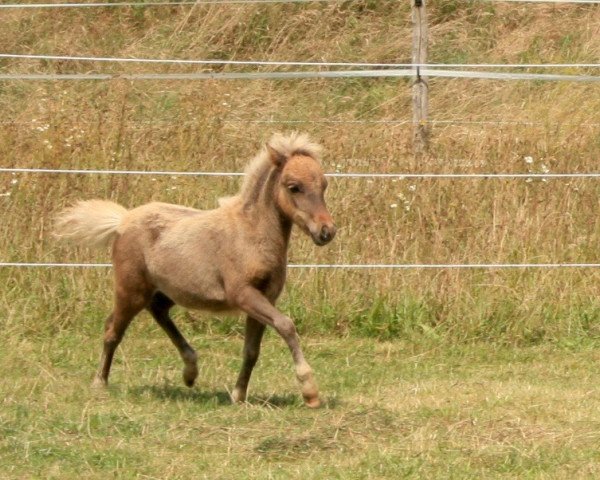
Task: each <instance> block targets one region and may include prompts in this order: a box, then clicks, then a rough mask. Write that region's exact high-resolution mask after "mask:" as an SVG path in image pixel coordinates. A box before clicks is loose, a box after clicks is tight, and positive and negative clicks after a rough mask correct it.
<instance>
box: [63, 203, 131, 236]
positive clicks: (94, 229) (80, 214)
mask: <svg viewBox="0 0 600 480" xmlns="http://www.w3.org/2000/svg"><path fill="white" fill-rule="evenodd" d="M126 213H127V209H125V208H124V207H122V206H121V205H119V204H117V203H114V202H109V201H106V200H88V201H80V202H77V203H76V204H75V205H73V206H72V207H69V208H67V209H65V210H63V211H62V212H61V213H60V214H59V215H58V217H57V218H56V224H55V227H54V234H55V235H56V236H57V237H59V238H64V239H67V240H70V241H73V242H75V243H79V244H82V245H88V246H92V247H101V246H106V245H108V244H109V243H110V242H112V240H113V239H114V237H115V236H116V235H117V233H118V232H117V230H118V228H119V226H120V225H121V221H122V220H123V216H124V215H125V214H126Z"/></svg>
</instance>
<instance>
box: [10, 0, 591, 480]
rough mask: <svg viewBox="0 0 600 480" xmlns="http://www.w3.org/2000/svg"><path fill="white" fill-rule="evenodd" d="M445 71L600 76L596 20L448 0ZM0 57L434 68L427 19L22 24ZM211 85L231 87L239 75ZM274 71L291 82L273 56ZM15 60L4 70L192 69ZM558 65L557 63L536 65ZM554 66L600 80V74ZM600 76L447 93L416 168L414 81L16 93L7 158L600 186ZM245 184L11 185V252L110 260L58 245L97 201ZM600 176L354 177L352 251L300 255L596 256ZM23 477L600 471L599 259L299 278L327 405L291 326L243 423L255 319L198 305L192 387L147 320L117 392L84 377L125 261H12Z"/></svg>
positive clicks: (217, 16) (335, 15) (171, 11)
mask: <svg viewBox="0 0 600 480" xmlns="http://www.w3.org/2000/svg"><path fill="white" fill-rule="evenodd" d="M428 3H429V4H430V5H429V6H428V9H429V27H430V48H429V54H430V61H431V62H432V63H450V62H465V63H524V62H527V63H538V62H539V63H597V62H598V58H600V27H599V26H600V9H599V8H598V6H590V5H558V4H552V5H544V4H516V3H510V4H509V3H497V2H484V1H459V0H439V1H438V0H436V2H428ZM0 21H1V22H2V28H1V29H0V51H1V52H7V53H37V54H44V53H46V54H54V55H76V56H80V55H91V56H101V57H141V58H187V59H206V58H208V59H233V60H279V61H289V60H303V61H311V60H314V61H360V62H374V63H380V62H386V63H389V62H407V61H410V51H411V35H412V28H411V24H410V8H409V2H397V1H395V0H381V1H379V0H378V1H373V0H355V1H339V2H315V3H303V4H294V5H291V4H286V5H276V4H269V5H226V6H225V5H221V6H217V5H210V6H196V7H194V8H189V7H168V8H165V7H159V8H143V7H136V8H107V9H91V8H90V9H62V10H60V11H49V10H36V9H27V10H8V9H4V10H2V11H1V12H0ZM214 70H215V71H234V70H235V68H234V67H232V66H227V67H222V68H221V67H215V69H214ZM261 70H264V71H269V70H273V68H271V67H262V68H261ZM191 71H198V68H196V67H191V66H185V67H177V66H173V65H170V66H168V65H153V66H151V67H150V66H148V65H139V64H125V65H117V64H113V63H102V62H83V61H78V62H67V61H62V62H51V61H31V60H24V59H6V58H2V59H0V73H81V72H110V73H116V74H118V73H126V72H131V73H135V72H138V73H141V72H144V73H148V72H155V73H159V72H163V73H167V72H172V73H173V72H191ZM530 71H536V70H530ZM558 73H569V74H584V73H585V74H594V75H595V74H597V72H596V71H595V70H593V69H587V70H586V69H579V70H575V69H561V70H560V72H558ZM599 112H600V93H599V90H598V87H597V84H595V83H570V82H504V81H482V80H462V79H432V80H431V81H430V116H431V119H432V120H435V121H438V122H437V123H434V124H433V130H432V145H431V152H430V154H429V155H426V156H424V157H421V158H415V156H414V155H413V149H412V126H411V125H410V123H408V124H407V123H403V121H405V120H410V118H411V90H410V83H409V82H408V81H406V80H404V79H372V80H368V79H339V80H305V81H297V82H296V81H252V82H249V81H221V82H220V81H206V82H188V81H182V82H175V81H171V82H158V81H147V82H128V81H125V80H123V79H115V80H113V81H107V82H89V81H82V82H40V81H35V82H34V81H0V114H1V119H0V166H2V167H46V168H73V169H79V168H81V169H117V170H119V169H121V170H124V169H136V170H137V169H140V170H169V171H225V172H238V171H241V170H242V169H243V166H244V164H245V163H246V162H247V161H248V160H249V159H250V158H252V156H253V155H254V154H255V152H256V151H257V149H259V148H260V147H261V145H262V144H263V142H264V141H265V140H266V139H268V138H269V137H270V135H271V134H272V133H273V131H289V130H291V129H298V130H303V131H307V132H308V133H310V134H311V136H312V137H313V138H314V139H315V140H316V141H318V142H320V143H322V144H323V146H324V147H325V156H324V167H325V170H326V171H328V172H380V173H450V172H451V173H493V172H497V173H500V172H514V173H524V174H529V173H543V172H550V173H561V172H597V171H598V164H599V163H598V159H599V158H600V115H599ZM238 187H239V179H236V178H193V177H181V176H176V175H174V176H166V177H165V176H160V177H159V176H156V177H152V176H110V177H107V176H100V175H97V176H94V175H56V176H54V175H39V174H38V175H36V174H18V175H10V174H0V218H1V220H2V221H1V222H0V261H2V262H4V261H13V262H26V261H29V262H104V261H107V260H108V258H109V253H108V251H93V252H92V251H87V250H82V249H77V248H72V247H70V246H67V245H63V244H59V243H58V242H57V241H56V240H55V239H54V238H53V237H52V235H51V230H52V222H53V217H54V215H55V213H56V212H57V211H58V210H60V209H62V208H63V207H64V206H65V205H67V204H69V203H71V202H72V201H74V200H75V199H81V198H86V199H87V198H95V197H100V198H109V199H112V200H115V201H118V202H119V203H121V204H123V205H126V206H127V207H133V206H136V205H139V204H142V203H146V202H150V201H155V200H158V201H166V202H173V203H181V204H185V205H189V206H193V207H198V208H212V207H214V206H215V205H216V199H217V198H218V197H220V196H223V195H230V194H232V193H234V192H235V191H236V189H237V188H238ZM599 199H600V183H599V182H598V179H574V180H564V179H563V180H558V179H548V180H547V181H544V180H540V179H531V178H525V179H519V180H474V179H463V180H447V179H446V180H432V179H407V178H404V179H394V180H389V179H387V180H375V179H353V180H350V179H331V182H330V188H329V190H328V197H327V200H328V204H329V206H330V209H331V211H332V213H333V215H334V217H335V219H336V223H337V224H338V226H339V231H338V235H337V237H336V239H335V241H334V242H333V243H332V244H331V245H329V246H327V247H326V248H323V249H319V248H316V247H314V246H313V245H312V244H311V242H310V241H309V240H308V239H307V238H305V237H304V236H302V235H301V234H297V233H294V235H293V239H292V250H291V252H290V262H292V263H417V264H419V263H444V264H446V263H535V262H539V263H560V262H569V263H570V262H574V263H579V262H582V263H597V262H598V261H599V257H598V251H599V245H600V215H598V211H599V209H600V202H599ZM0 285H2V287H1V288H0V327H1V328H2V332H3V335H2V337H1V338H0V375H2V381H1V382H0V399H1V401H2V408H1V409H0V429H1V431H0V478H15V479H16V478H19V479H20V478H52V477H54V478H60V479H62V478H67V479H68V478H82V477H83V478H100V477H116V478H181V479H187V478H192V477H199V478H209V479H213V478H282V479H283V478H315V479H317V478H319V479H320V478H344V479H346V478H357V479H358V478H361V479H362V478H401V477H403V476H405V477H409V478H410V477H412V478H516V477H517V478H569V479H571V478H595V477H597V476H598V474H599V470H600V458H599V457H600V455H599V453H598V448H597V445H598V441H599V437H600V424H599V418H598V413H597V412H598V411H600V410H599V408H598V406H599V405H598V401H599V400H598V399H599V398H600V395H599V393H600V392H599V390H598V374H599V371H598V356H599V355H600V353H599V352H600V349H599V348H598V347H599V346H600V344H599V341H600V269H574V268H570V269H524V270H521V269H519V270H494V269H476V270H468V271H467V270H454V269H441V270H351V269H348V270H336V271H325V270H315V269H306V270H293V271H291V272H290V275H289V282H288V285H287V287H286V290H285V292H284V294H283V295H282V298H281V302H280V306H281V308H282V310H284V311H285V312H286V313H288V314H290V316H292V317H293V318H294V319H295V320H296V321H297V324H298V327H299V331H300V333H301V335H302V338H303V342H304V345H305V352H306V354H307V357H308V359H309V360H310V361H311V364H312V366H313V367H314V369H315V372H316V374H317V380H318V381H319V382H320V385H321V389H322V391H323V395H324V398H325V400H326V404H325V406H324V407H323V408H322V409H319V410H316V411H309V410H308V409H306V408H304V407H303V406H302V404H301V401H300V398H299V394H298V389H297V386H296V385H295V383H294V382H295V381H294V379H293V372H292V366H291V360H290V358H289V354H288V352H287V349H286V348H285V347H284V346H283V343H282V341H281V340H280V339H278V338H276V337H275V335H274V334H273V333H271V334H269V336H268V338H267V339H266V342H265V343H266V345H265V349H264V351H263V355H262V358H261V361H260V362H259V366H258V367H257V369H256V373H255V377H254V378H253V381H252V383H251V398H250V402H249V404H247V405H241V406H231V405H229V402H228V391H227V389H229V388H232V386H233V382H234V380H235V377H236V375H237V369H238V368H239V364H240V354H241V337H240V335H241V331H242V328H241V323H240V321H239V319H236V318H226V319H215V318H212V317H211V316H206V315H201V314H199V313H191V312H186V311H183V310H179V311H177V312H176V321H177V323H178V325H180V327H181V328H182V330H184V331H185V332H186V334H187V335H188V336H189V338H190V340H191V341H192V343H193V344H194V345H195V346H196V347H198V349H199V351H200V357H201V365H202V371H201V376H200V382H199V384H198V386H196V387H195V388H194V389H192V390H187V389H185V387H184V386H183V385H182V383H181V382H180V379H179V376H180V373H179V371H180V365H179V360H178V357H177V355H176V352H175V351H174V349H173V347H172V346H171V345H170V344H169V342H168V339H167V338H166V337H165V336H164V335H163V334H162V333H161V332H159V331H158V330H157V328H156V327H155V326H154V325H153V324H152V322H151V321H150V319H149V318H148V317H147V316H143V317H142V318H140V319H139V320H137V321H136V322H135V324H134V325H133V326H132V328H131V331H129V332H128V335H127V336H126V339H125V341H124V344H123V345H122V348H120V349H119V351H118V353H117V358H116V365H115V367H114V373H113V375H114V376H113V385H112V386H111V388H110V389H109V390H108V391H107V392H104V393H98V392H93V391H91V390H90V389H89V388H88V386H89V383H90V380H91V376H92V373H93V371H94V370H95V368H96V361H97V359H98V356H99V353H100V339H101V330H102V322H103V319H104V317H105V316H106V315H107V313H108V312H109V311H110V308H111V301H112V293H111V274H110V270H109V269H70V270H69V269H24V268H21V269H18V268H0Z"/></svg>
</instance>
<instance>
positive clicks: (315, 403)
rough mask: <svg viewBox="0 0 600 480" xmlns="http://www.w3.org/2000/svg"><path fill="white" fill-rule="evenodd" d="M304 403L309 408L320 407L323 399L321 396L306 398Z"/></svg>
mask: <svg viewBox="0 0 600 480" xmlns="http://www.w3.org/2000/svg"><path fill="white" fill-rule="evenodd" d="M304 404H305V405H306V406H307V407H308V408H319V407H320V406H321V400H320V399H319V397H312V398H305V399H304Z"/></svg>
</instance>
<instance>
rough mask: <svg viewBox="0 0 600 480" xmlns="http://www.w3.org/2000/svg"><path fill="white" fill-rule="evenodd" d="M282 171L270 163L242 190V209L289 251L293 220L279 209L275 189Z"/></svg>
mask: <svg viewBox="0 0 600 480" xmlns="http://www.w3.org/2000/svg"><path fill="white" fill-rule="evenodd" d="M280 174H281V172H280V171H278V170H277V169H276V168H274V167H273V166H272V165H271V164H270V163H269V164H266V165H265V167H264V169H263V170H262V171H261V172H260V173H259V174H258V175H255V176H254V178H253V182H252V183H250V184H248V185H246V188H244V191H243V192H242V209H243V212H244V214H245V215H249V216H251V217H253V218H254V219H255V221H256V225H257V227H259V226H260V227H262V228H263V229H264V231H265V234H266V237H267V238H269V239H270V240H271V241H272V242H273V243H276V244H278V245H279V247H280V248H283V250H284V252H287V248H288V244H289V240H290V235H291V232H292V221H291V220H290V219H289V218H288V217H286V216H285V215H284V214H283V212H282V211H281V210H280V209H279V207H278V205H277V202H276V196H275V189H276V188H277V185H278V181H279V176H280Z"/></svg>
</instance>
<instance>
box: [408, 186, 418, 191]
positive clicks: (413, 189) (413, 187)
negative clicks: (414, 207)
mask: <svg viewBox="0 0 600 480" xmlns="http://www.w3.org/2000/svg"><path fill="white" fill-rule="evenodd" d="M408 189H409V190H410V191H411V192H414V191H415V190H416V189H417V186H416V185H409V186H408Z"/></svg>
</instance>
